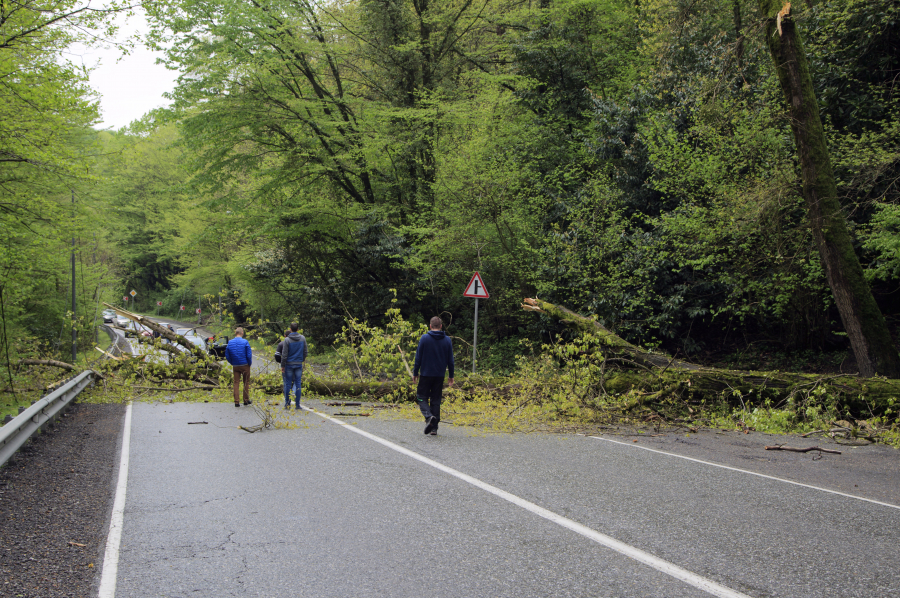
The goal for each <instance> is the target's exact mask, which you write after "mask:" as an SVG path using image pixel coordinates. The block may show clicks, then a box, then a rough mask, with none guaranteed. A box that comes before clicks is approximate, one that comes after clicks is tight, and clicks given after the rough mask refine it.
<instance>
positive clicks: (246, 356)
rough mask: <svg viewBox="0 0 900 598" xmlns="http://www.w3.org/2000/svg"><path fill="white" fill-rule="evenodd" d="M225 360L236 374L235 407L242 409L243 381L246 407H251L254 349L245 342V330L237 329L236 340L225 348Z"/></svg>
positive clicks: (231, 341) (229, 342) (235, 331)
mask: <svg viewBox="0 0 900 598" xmlns="http://www.w3.org/2000/svg"><path fill="white" fill-rule="evenodd" d="M225 360H226V361H227V362H228V363H230V364H231V367H232V369H233V372H234V406H235V407H240V406H241V403H240V396H241V394H240V390H241V379H242V378H243V380H244V405H249V404H250V403H252V402H253V401H251V400H250V366H251V365H253V349H251V348H250V343H248V342H247V341H246V340H244V329H243V328H240V327H239V328H236V329H235V330H234V338H233V339H231V340H230V341H228V346H227V347H225Z"/></svg>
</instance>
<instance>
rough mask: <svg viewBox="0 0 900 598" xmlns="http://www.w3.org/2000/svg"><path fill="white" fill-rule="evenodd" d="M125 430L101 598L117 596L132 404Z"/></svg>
mask: <svg viewBox="0 0 900 598" xmlns="http://www.w3.org/2000/svg"><path fill="white" fill-rule="evenodd" d="M124 425H125V430H124V432H122V458H121V460H120V461H119V480H118V482H117V483H116V498H115V500H114V501H113V510H112V518H111V520H110V522H109V536H108V537H107V539H106V553H105V554H104V556H103V573H102V574H101V576H100V592H99V594H98V595H99V598H113V597H114V596H115V595H116V577H118V573H119V546H120V545H121V543H122V525H123V524H124V522H125V490H126V486H127V485H128V456H129V454H130V452H131V403H128V408H127V409H126V410H125V424H124Z"/></svg>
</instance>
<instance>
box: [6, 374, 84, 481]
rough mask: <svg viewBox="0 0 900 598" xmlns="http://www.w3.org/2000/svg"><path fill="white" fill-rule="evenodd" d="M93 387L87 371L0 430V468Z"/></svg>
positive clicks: (39, 401) (36, 403)
mask: <svg viewBox="0 0 900 598" xmlns="http://www.w3.org/2000/svg"><path fill="white" fill-rule="evenodd" d="M93 384H94V372H93V371H91V370H85V371H83V372H81V373H80V374H78V375H77V376H75V377H74V378H72V379H71V380H69V381H68V382H66V383H65V384H63V385H62V386H60V387H59V388H57V389H56V390H54V391H53V392H51V393H50V394H48V395H47V396H46V397H44V398H42V399H40V400H38V401H36V402H35V403H34V405H32V406H31V407H29V408H28V409H26V410H25V411H23V412H22V413H20V414H19V415H18V416H17V417H15V418H14V419H13V420H12V421H11V422H9V423H7V424H6V425H5V426H3V427H2V428H0V465H3V464H4V463H6V462H7V461H9V458H10V457H12V456H13V454H14V453H15V452H16V451H17V450H19V448H20V447H21V446H22V445H23V444H25V443H26V442H27V441H28V439H29V438H31V437H32V436H33V435H34V433H35V432H37V431H38V430H40V429H41V428H42V427H43V426H44V425H45V424H46V423H47V422H49V421H51V420H53V419H54V418H55V417H56V415H57V414H58V413H59V412H60V411H62V410H63V409H65V408H66V406H68V404H69V403H71V402H72V399H74V398H75V397H77V396H78V394H79V393H80V392H81V391H82V390H84V389H85V388H87V387H88V386H92V385H93Z"/></svg>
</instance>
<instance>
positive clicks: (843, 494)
mask: <svg viewBox="0 0 900 598" xmlns="http://www.w3.org/2000/svg"><path fill="white" fill-rule="evenodd" d="M588 438H593V439H594V440H604V441H606V442H612V443H613V444H621V445H622V446H627V447H630V448H638V449H642V450H645V451H650V452H651V453H659V454H660V455H666V456H669V457H676V458H678V459H684V460H685V461H693V462H694V463H702V464H704V465H710V466H712V467H719V468H721V469H728V470H730V471H738V472H740V473H746V474H749V475H755V476H757V477H760V478H765V479H767V480H774V481H776V482H784V483H785V484H793V485H794V486H800V487H802V488H810V489H811V490H819V491H821V492H827V493H829V494H837V495H838V496H844V497H846V498H853V499H856V500H862V501H865V502H869V503H872V504H875V505H880V506H882V507H890V508H891V509H900V505H892V504H891V503H888V502H881V501H880V500H873V499H871V498H865V497H862V496H856V495H855V494H847V493H845V492H838V491H837V490H829V489H828V488H822V487H820V486H812V485H810V484H803V483H801V482H794V481H792V480H786V479H784V478H777V477H775V476H771V475H766V474H764V473H757V472H755V471H749V470H747V469H740V468H738V467H731V466H730V465H722V464H721V463H713V462H712V461H704V460H703V459H695V458H694V457H685V456H684V455H677V454H675V453H667V452H666V451H661V450H659V449H652V448H650V447H646V446H640V445H638V444H634V443H632V442H622V441H621V440H611V439H609V438H603V437H602V436H588Z"/></svg>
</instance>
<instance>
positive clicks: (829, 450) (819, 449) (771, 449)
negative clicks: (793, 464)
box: [766, 444, 841, 455]
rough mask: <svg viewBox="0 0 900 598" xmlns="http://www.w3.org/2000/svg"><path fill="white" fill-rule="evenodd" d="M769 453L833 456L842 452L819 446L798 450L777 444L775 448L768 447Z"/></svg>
mask: <svg viewBox="0 0 900 598" xmlns="http://www.w3.org/2000/svg"><path fill="white" fill-rule="evenodd" d="M766 450H767V451H791V452H794V453H808V452H810V451H819V452H820V453H829V454H831V455H840V454H841V451H835V450H832V449H824V448H821V447H818V446H811V447H808V448H796V447H793V446H785V445H783V444H776V445H775V446H767V447H766Z"/></svg>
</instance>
